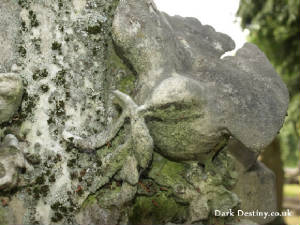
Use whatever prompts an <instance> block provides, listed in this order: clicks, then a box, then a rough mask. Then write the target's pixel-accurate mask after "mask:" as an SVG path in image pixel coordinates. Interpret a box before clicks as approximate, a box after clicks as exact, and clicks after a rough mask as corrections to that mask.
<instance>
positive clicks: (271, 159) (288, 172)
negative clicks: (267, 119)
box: [154, 0, 300, 225]
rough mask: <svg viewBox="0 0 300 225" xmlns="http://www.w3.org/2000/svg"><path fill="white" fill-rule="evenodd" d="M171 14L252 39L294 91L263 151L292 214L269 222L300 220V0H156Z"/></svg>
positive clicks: (293, 224)
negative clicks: (283, 117) (285, 113)
mask: <svg viewBox="0 0 300 225" xmlns="http://www.w3.org/2000/svg"><path fill="white" fill-rule="evenodd" d="M154 1H155V3H156V4H157V6H158V8H159V10H161V11H164V12H166V13H168V14H170V15H181V16H188V17H196V18H198V19H199V20H200V21H201V23H202V24H208V25H211V26H213V27H214V28H215V30H216V31H218V32H222V33H225V34H228V35H229V36H230V37H231V38H232V39H233V40H234V41H235V43H236V49H235V50H234V51H232V52H229V53H226V55H234V53H235V52H236V50H237V49H238V48H240V47H242V45H243V44H244V43H245V42H246V41H248V42H252V43H255V44H256V45H257V46H258V47H259V48H260V49H261V50H262V51H263V52H265V54H266V55H267V57H268V58H269V60H270V61H271V63H272V64H273V66H274V67H275V69H276V70H277V72H278V74H279V75H280V76H281V77H282V79H283V81H284V82H285V83H286V85H287V87H288V89H289V93H290V104H289V109H288V116H287V117H286V120H285V123H284V126H283V128H282V129H281V131H280V134H279V135H278V137H277V138H276V139H275V140H274V141H273V142H272V143H271V145H270V146H268V147H267V149H266V150H265V151H264V153H263V154H262V155H261V156H260V160H261V161H263V162H264V163H265V164H266V165H267V166H268V167H269V168H270V169H271V170H273V171H274V173H275V174H276V178H277V195H278V196H277V198H278V210H279V211H281V210H285V209H290V210H291V211H292V212H293V216H291V217H285V218H277V220H275V221H274V222H272V224H270V225H284V224H286V225H299V224H300V185H299V180H300V172H299V170H300V163H299V150H300V142H299V136H300V127H299V126H300V92H299V90H300V32H299V31H300V24H299V23H300V20H299V11H300V7H299V6H300V0H226V1H224V0H176V1H175V0H154Z"/></svg>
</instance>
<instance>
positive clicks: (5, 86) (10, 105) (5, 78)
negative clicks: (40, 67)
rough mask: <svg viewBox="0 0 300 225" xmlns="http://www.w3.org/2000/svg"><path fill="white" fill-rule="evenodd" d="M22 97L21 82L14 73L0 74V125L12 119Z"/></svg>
mask: <svg viewBox="0 0 300 225" xmlns="http://www.w3.org/2000/svg"><path fill="white" fill-rule="evenodd" d="M22 95H23V82H22V79H21V77H20V76H19V75H18V74H15V73H0V124H1V123H3V122H6V121H8V120H10V119H11V118H12V116H13V115H14V114H15V112H16V111H17V110H18V108H19V106H20V104H21V100H22Z"/></svg>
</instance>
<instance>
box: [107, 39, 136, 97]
mask: <svg viewBox="0 0 300 225" xmlns="http://www.w3.org/2000/svg"><path fill="white" fill-rule="evenodd" d="M108 53H109V54H108V58H107V61H108V63H109V68H110V71H109V73H110V74H112V75H113V76H114V77H115V82H116V88H117V89H118V90H120V91H122V92H124V93H126V94H128V95H132V94H133V92H134V89H135V85H136V80H137V77H136V72H135V71H134V69H133V68H132V66H131V65H130V64H129V63H128V62H127V61H124V60H125V59H124V60H123V59H121V58H120V57H119V56H118V54H117V53H116V48H115V46H114V45H113V44H112V43H110V44H109V47H108Z"/></svg>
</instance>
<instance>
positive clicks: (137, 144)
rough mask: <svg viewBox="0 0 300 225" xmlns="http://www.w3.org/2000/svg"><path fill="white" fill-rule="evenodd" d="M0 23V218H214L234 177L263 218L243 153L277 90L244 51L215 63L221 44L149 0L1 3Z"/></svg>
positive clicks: (252, 145) (252, 149)
mask: <svg viewBox="0 0 300 225" xmlns="http://www.w3.org/2000/svg"><path fill="white" fill-rule="evenodd" d="M0 16H1V21H0V47H1V49H2V51H1V52H0V123H1V126H0V137H1V138H4V137H5V135H6V134H9V135H8V136H7V137H8V139H9V140H8V139H4V141H3V144H2V145H1V148H0V162H1V163H2V164H0V165H3V166H2V167H1V166H0V176H2V175H3V176H2V177H0V182H2V181H1V179H2V178H3V177H5V174H6V173H7V172H8V171H11V172H10V174H11V175H13V176H10V177H11V179H10V181H9V182H2V184H0V188H1V189H2V190H1V191H0V198H2V197H3V198H4V197H5V196H7V195H9V198H7V199H6V198H5V199H6V200H5V201H4V202H3V201H2V206H1V205H0V222H2V223H3V224H15V223H19V224H26V225H27V224H28V225H29V224H30V225H31V224H43V225H44V224H45V225H47V224H75V225H76V224H80V225H81V224H86V223H88V224H116V225H117V224H118V225H120V224H122V225H123V224H139V218H140V217H141V216H144V218H143V219H144V221H147V222H146V224H153V223H154V222H153V221H156V222H157V223H158V224H167V223H168V222H171V223H174V224H182V223H185V224H192V223H199V224H205V223H206V222H207V221H213V220H214V219H216V220H217V221H219V222H220V223H226V222H228V221H232V219H230V218H214V217H213V216H212V214H211V212H212V211H213V210H215V209H220V210H224V211H226V210H228V209H231V208H238V207H239V205H240V204H241V207H242V208H243V207H246V206H247V204H246V203H247V202H248V200H245V199H246V197H245V196H246V195H247V193H248V192H247V193H245V192H243V189H242V188H243V187H244V186H243V185H247V184H246V180H247V179H249V180H253V182H254V183H255V187H257V189H255V190H252V189H251V190H250V189H249V191H253V195H255V197H256V198H253V202H251V205H249V206H251V207H256V205H257V204H258V201H259V200H258V199H264V200H265V198H266V196H268V198H269V199H270V202H269V208H267V206H266V208H265V210H272V207H273V206H274V205H273V203H274V201H273V197H274V196H275V195H274V192H273V181H274V180H273V177H272V175H271V174H270V173H269V172H268V171H267V170H266V169H265V168H264V167H263V166H262V165H261V164H260V163H256V157H257V155H258V154H259V153H260V151H261V149H262V148H263V147H265V146H266V145H268V144H269V143H270V142H271V141H272V139H273V138H274V137H275V136H276V134H277V132H278V131H279V129H280V128H281V126H282V123H283V120H284V117H285V113H286V109H287V104H288V93H287V89H286V87H285V85H284V84H283V82H282V81H281V79H280V78H279V76H278V75H277V74H276V72H275V71H274V69H273V68H272V66H271V64H270V63H269V61H268V60H267V58H266V57H265V55H264V54H263V53H262V52H261V51H260V50H259V49H258V48H257V47H256V46H254V45H252V44H245V46H244V47H242V48H241V49H240V50H238V52H237V54H236V56H233V57H222V56H223V54H224V53H226V52H227V51H230V50H232V49H233V48H234V42H233V41H232V40H231V38H230V37H228V36H227V35H225V34H222V33H218V32H216V31H215V30H214V29H213V28H212V27H210V26H207V25H202V24H201V23H200V22H199V21H198V20H196V19H194V18H183V17H180V16H175V17H171V16H168V15H167V14H165V13H162V12H160V11H159V10H158V9H157V8H156V6H155V4H154V3H153V1H151V0H120V1H118V0H72V1H69V0H48V1H40V0H19V1H8V0H2V1H1V5H0ZM21 100H22V102H21ZM16 137H17V138H16ZM232 139H234V140H237V141H238V142H239V143H242V144H243V146H244V147H245V149H246V150H245V151H244V150H242V151H237V152H236V153H235V154H233V155H234V156H235V157H236V156H239V157H237V158H238V162H240V163H242V164H243V171H244V172H243V173H241V171H242V170H238V168H237V169H235V167H234V165H235V163H236V161H235V159H234V158H233V157H232V156H231V155H230V154H229V152H228V150H226V149H228V147H227V148H225V147H226V146H227V145H228V142H229V146H230V142H231V140H232ZM7 140H8V141H7ZM18 140H19V141H18ZM1 152H2V153H3V152H5V154H2V153H1ZM6 153H7V154H6ZM12 154H14V156H12ZM253 165H255V166H256V167H255V169H253V170H249V168H254V167H253ZM18 167H26V168H27V169H28V170H30V168H33V170H32V171H27V170H26V172H25V173H18V170H17V168H18ZM17 176H18V177H19V178H18V179H16V177H17ZM264 181H266V182H264ZM236 182H237V185H236V186H235V183H236ZM233 188H234V189H233ZM247 188H249V187H246V189H245V190H248V189H247ZM261 188H263V189H261ZM267 189H268V190H269V191H270V193H269V195H265V196H263V195H260V193H258V192H255V191H256V190H257V191H258V190H261V191H262V192H263V193H264V192H265V191H266V190H267ZM7 190H9V191H11V192H9V194H8V192H7ZM233 190H234V191H233ZM4 203H5V204H4ZM147 210H150V211H147ZM151 210H152V211H151ZM262 210H263V208H262ZM154 217H155V218H154ZM258 219H259V218H258ZM256 222H258V223H259V224H260V223H261V221H258V220H257V221H256ZM262 223H264V222H262ZM240 224H243V223H240Z"/></svg>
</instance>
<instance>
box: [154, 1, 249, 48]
mask: <svg viewBox="0 0 300 225" xmlns="http://www.w3.org/2000/svg"><path fill="white" fill-rule="evenodd" d="M154 2H155V3H156V5H157V7H158V9H159V10H161V11H164V12H166V13H168V14H169V15H180V16H190V17H196V18H198V19H199V20H200V22H201V23H202V24H204V25H205V24H208V25H211V26H213V27H214V28H215V30H216V31H218V32H222V33H225V34H228V35H229V36H230V37H231V38H232V39H233V40H234V41H235V44H236V47H237V48H240V47H242V45H243V44H244V43H245V41H246V34H247V32H243V31H242V30H241V28H240V26H239V23H238V22H237V18H236V17H235V13H236V11H237V9H238V6H239V0H154Z"/></svg>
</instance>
